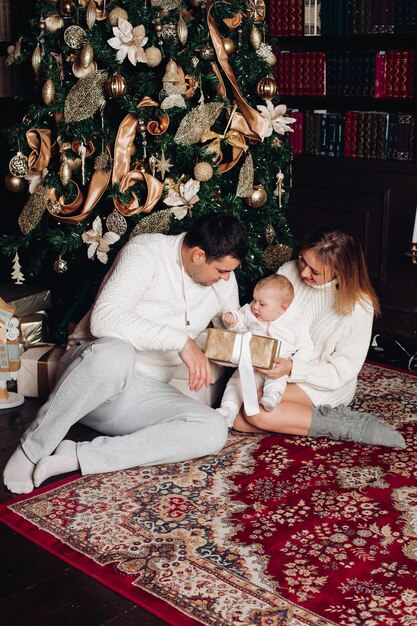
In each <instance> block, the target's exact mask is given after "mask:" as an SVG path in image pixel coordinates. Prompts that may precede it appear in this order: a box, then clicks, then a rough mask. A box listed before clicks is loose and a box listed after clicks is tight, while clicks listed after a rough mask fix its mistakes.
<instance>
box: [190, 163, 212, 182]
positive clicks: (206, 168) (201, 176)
mask: <svg viewBox="0 0 417 626" xmlns="http://www.w3.org/2000/svg"><path fill="white" fill-rule="evenodd" d="M194 178H195V179H196V180H199V181H200V182H202V183H204V182H206V181H208V180H210V179H211V178H213V168H212V166H211V164H210V163H207V162H206V161H201V162H200V163H197V164H196V165H195V167H194Z"/></svg>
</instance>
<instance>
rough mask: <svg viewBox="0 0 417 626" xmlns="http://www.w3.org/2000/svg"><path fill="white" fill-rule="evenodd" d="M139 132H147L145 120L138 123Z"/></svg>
mask: <svg viewBox="0 0 417 626" xmlns="http://www.w3.org/2000/svg"><path fill="white" fill-rule="evenodd" d="M138 132H139V133H146V124H145V122H139V123H138Z"/></svg>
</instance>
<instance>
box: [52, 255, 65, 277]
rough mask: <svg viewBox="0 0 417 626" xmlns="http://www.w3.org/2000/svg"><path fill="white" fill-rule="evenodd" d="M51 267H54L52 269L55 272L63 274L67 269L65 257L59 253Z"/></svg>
mask: <svg viewBox="0 0 417 626" xmlns="http://www.w3.org/2000/svg"><path fill="white" fill-rule="evenodd" d="M52 267H53V268H54V271H55V272H56V273H57V274H63V273H64V272H66V271H67V270H68V263H67V261H66V260H65V259H63V258H62V256H61V255H59V257H58V258H57V260H56V261H54V264H53V266H52Z"/></svg>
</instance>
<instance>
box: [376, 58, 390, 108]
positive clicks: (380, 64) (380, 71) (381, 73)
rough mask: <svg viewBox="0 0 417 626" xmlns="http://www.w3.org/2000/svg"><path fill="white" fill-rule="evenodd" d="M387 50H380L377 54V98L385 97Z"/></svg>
mask: <svg viewBox="0 0 417 626" xmlns="http://www.w3.org/2000/svg"><path fill="white" fill-rule="evenodd" d="M386 61H387V58H386V54H385V52H378V53H377V54H376V56H375V91H374V97H375V98H385V78H386V71H387V63H386Z"/></svg>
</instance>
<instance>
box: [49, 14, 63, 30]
mask: <svg viewBox="0 0 417 626" xmlns="http://www.w3.org/2000/svg"><path fill="white" fill-rule="evenodd" d="M64 23H65V22H64V20H63V18H62V17H61V16H60V15H48V17H45V28H46V30H47V31H48V33H55V32H56V31H57V30H59V29H60V28H62V27H63V26H64Z"/></svg>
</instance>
